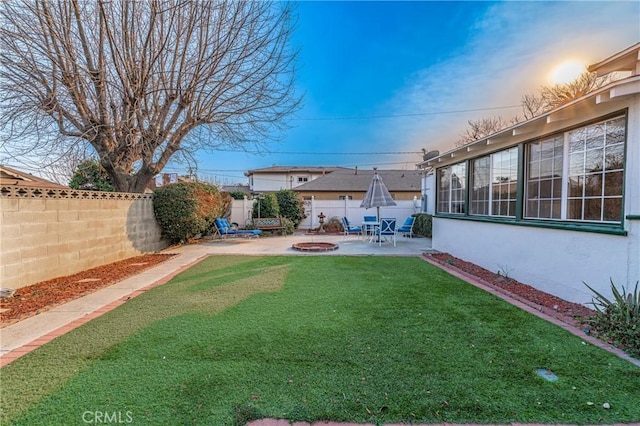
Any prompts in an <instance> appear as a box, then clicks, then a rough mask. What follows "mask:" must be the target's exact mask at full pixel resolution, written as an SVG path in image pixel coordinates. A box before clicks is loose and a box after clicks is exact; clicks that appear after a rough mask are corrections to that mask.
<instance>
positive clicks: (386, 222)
mask: <svg viewBox="0 0 640 426" xmlns="http://www.w3.org/2000/svg"><path fill="white" fill-rule="evenodd" d="M376 235H377V236H378V245H379V246H381V245H382V239H383V238H384V239H385V240H387V239H388V238H391V240H392V241H393V246H394V247H395V246H396V219H395V218H388V217H387V218H382V219H380V227H379V228H377V229H376Z"/></svg>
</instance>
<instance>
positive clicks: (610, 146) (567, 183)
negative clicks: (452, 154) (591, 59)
mask: <svg viewBox="0 0 640 426" xmlns="http://www.w3.org/2000/svg"><path fill="white" fill-rule="evenodd" d="M625 141H626V116H625V115H620V116H617V117H615V118H610V119H606V120H602V121H600V122H597V123H594V124H589V125H586V126H582V127H579V128H576V129H572V130H569V131H566V132H564V133H559V134H555V135H551V136H549V137H545V138H542V139H538V140H533V141H531V142H528V143H525V144H523V145H520V146H519V147H512V148H510V149H506V150H503V151H498V152H495V153H493V154H490V155H484V156H482V157H478V158H474V159H471V160H469V161H465V162H461V163H457V164H453V165H450V166H445V167H441V168H438V169H437V170H436V178H437V181H436V197H437V198H436V212H437V213H443V214H463V215H465V216H467V215H468V216H497V217H506V218H514V219H515V221H516V222H520V221H523V222H524V221H526V220H527V219H536V220H545V221H555V222H591V223H597V224H621V223H622V218H623V188H624V164H625ZM521 149H522V155H524V170H519V167H521V166H520V163H519V161H520V160H519V155H520V150H521ZM467 167H468V174H469V176H468V177H467ZM519 176H522V177H523V178H524V179H522V181H519V180H518V177H519ZM467 178H468V180H469V182H468V185H469V194H468V204H469V205H468V206H467V203H466V197H467V194H466V185H467V183H466V180H467ZM520 194H521V195H520ZM519 197H521V198H522V199H520V198H519ZM518 209H519V210H518ZM563 226H570V225H563ZM580 229H585V228H584V227H582V226H580Z"/></svg>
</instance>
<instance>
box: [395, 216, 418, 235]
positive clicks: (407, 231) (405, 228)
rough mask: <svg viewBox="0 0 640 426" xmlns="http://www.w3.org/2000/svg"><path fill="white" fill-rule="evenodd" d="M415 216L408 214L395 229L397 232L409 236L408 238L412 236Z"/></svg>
mask: <svg viewBox="0 0 640 426" xmlns="http://www.w3.org/2000/svg"><path fill="white" fill-rule="evenodd" d="M415 221H416V218H415V217H413V216H409V217H408V218H406V219H405V220H404V223H403V224H402V226H400V227H399V228H398V229H397V230H396V231H397V233H398V234H403V235H404V236H407V235H408V236H409V238H413V224H414V223H415Z"/></svg>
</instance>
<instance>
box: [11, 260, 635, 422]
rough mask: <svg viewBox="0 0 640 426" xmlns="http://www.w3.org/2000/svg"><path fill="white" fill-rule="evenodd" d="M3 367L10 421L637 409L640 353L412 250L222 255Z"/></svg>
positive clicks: (467, 415) (480, 417) (618, 417)
mask: <svg viewBox="0 0 640 426" xmlns="http://www.w3.org/2000/svg"><path fill="white" fill-rule="evenodd" d="M539 368H548V369H550V370H552V371H553V372H554V373H555V374H557V375H558V376H559V379H558V380H557V381H555V382H548V381H546V380H544V379H542V378H540V377H539V376H537V375H536V369H539ZM1 374H2V376H1V380H2V404H1V407H2V419H1V420H2V421H1V423H2V424H24V425H37V424H46V425H49V424H65V425H66V424H85V421H86V420H94V421H95V420H97V419H96V415H99V416H101V417H100V420H103V422H104V420H105V417H104V416H105V415H106V416H107V417H106V419H107V420H110V421H111V422H113V421H112V420H116V419H117V420H119V421H120V422H121V423H123V422H125V423H130V424H152V425H155V424H193V423H196V424H207V425H212V424H215V425H235V424H244V423H245V422H246V421H248V420H251V419H256V418H261V417H275V418H286V419H290V420H298V421H300V420H306V421H313V420H325V419H331V420H335V421H351V422H371V423H383V422H384V423H391V422H414V423H418V422H425V423H429V422H457V423H466V422H476V423H508V422H540V423H578V424H584V423H591V424H594V423H616V422H634V421H635V422H637V421H640V404H638V395H640V368H638V367H635V366H634V365H632V364H630V363H628V362H626V361H623V360H621V359H619V358H617V357H615V356H613V355H611V354H609V353H608V352H605V351H603V350H601V349H599V348H597V347H594V346H592V345H590V344H588V343H587V344H585V342H583V341H582V340H581V339H580V338H578V337H575V336H573V335H571V334H569V333H567V332H566V331H564V330H562V329H560V328H558V327H555V326H553V325H551V324H549V323H547V322H545V321H543V320H541V319H538V318H536V317H534V316H531V315H529V314H527V313H525V312H524V311H521V310H519V309H517V308H515V307H513V306H511V305H509V304H507V303H505V302H503V301H501V300H499V299H497V298H495V297H494V296H491V295H489V294H487V293H485V292H483V291H481V290H479V289H476V288H475V287H473V286H470V285H468V284H467V283H464V282H463V281H460V280H458V279H456V278H454V277H452V276H450V275H448V274H446V273H444V272H443V271H441V270H439V269H437V268H435V267H433V266H431V265H429V264H427V263H426V262H424V261H422V260H420V259H417V258H397V257H393V258H384V257H341V256H340V257H338V256H299V257H298V256H290V257H275V256H274V257H271V256H269V257H246V256H243V257H240V256H235V257H234V256H217V257H211V258H208V259H206V260H204V261H203V262H201V263H199V264H198V265H196V266H194V267H192V268H191V269H189V270H188V271H185V272H184V273H182V274H180V275H179V276H177V277H175V278H174V279H173V280H172V281H171V282H170V283H168V284H165V285H163V286H161V287H157V288H155V289H153V290H151V291H149V292H147V293H145V294H143V295H141V296H139V297H137V298H134V299H131V300H130V301H128V302H127V303H126V304H125V305H122V306H121V307H119V308H117V309H116V310H114V311H111V312H109V313H107V314H105V315H104V316H102V317H100V318H98V319H96V320H94V321H91V322H90V323H87V324H85V325H84V326H82V327H80V328H78V329H76V330H74V331H73V332H71V333H68V334H66V335H64V336H62V337H60V338H58V339H56V340H54V341H53V342H51V343H49V344H47V345H45V346H43V347H41V348H40V349H38V350H36V351H34V352H32V353H30V354H28V355H26V356H24V357H23V358H20V359H18V360H17V361H14V362H13V363H12V364H10V365H8V366H6V367H4V368H3V369H2V371H1ZM604 403H608V404H610V407H611V408H610V409H605V408H603V404H604ZM105 413H106V414H105ZM83 416H84V417H83ZM116 416H118V417H116ZM95 422H96V423H97V421H95ZM104 423H106V422H104Z"/></svg>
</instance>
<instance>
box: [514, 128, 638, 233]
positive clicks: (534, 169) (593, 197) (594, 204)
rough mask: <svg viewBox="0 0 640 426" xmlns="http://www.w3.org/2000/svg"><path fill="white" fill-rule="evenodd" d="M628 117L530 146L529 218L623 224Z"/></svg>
mask: <svg viewBox="0 0 640 426" xmlns="http://www.w3.org/2000/svg"><path fill="white" fill-rule="evenodd" d="M625 139H626V125H625V117H616V118H613V119H610V120H606V121H602V122H599V123H596V124H592V125H589V126H585V127H581V128H579V129H576V130H572V131H569V132H567V133H565V134H564V135H558V136H554V137H551V138H546V139H543V140H540V141H536V142H532V143H530V144H528V146H527V174H526V186H525V191H526V195H525V196H526V207H525V217H527V218H536V219H561V220H576V221H592V222H621V221H622V187H623V180H624V143H625Z"/></svg>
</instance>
